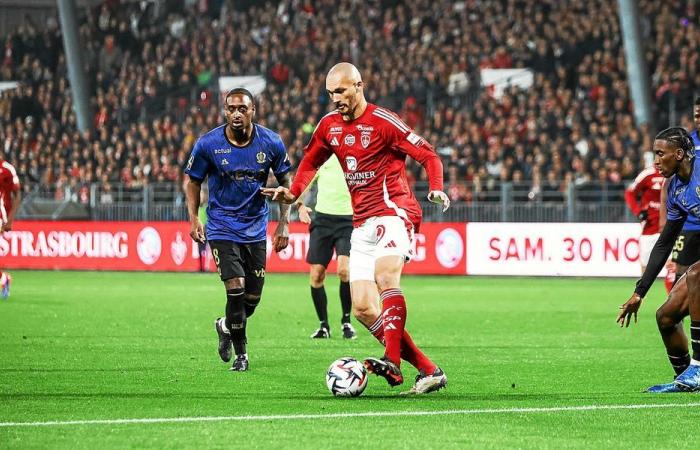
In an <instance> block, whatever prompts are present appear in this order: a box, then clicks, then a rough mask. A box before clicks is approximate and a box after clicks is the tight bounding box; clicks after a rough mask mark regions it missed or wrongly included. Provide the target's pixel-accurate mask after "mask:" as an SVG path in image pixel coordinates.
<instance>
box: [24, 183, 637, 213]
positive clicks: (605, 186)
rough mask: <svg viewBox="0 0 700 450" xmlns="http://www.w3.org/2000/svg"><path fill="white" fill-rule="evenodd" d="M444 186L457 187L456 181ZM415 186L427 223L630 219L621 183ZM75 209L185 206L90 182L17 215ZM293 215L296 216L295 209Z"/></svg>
mask: <svg viewBox="0 0 700 450" xmlns="http://www.w3.org/2000/svg"><path fill="white" fill-rule="evenodd" d="M446 186H452V187H453V188H455V189H457V188H456V187H455V186H454V183H453V184H450V183H447V184H446ZM446 189H448V192H449V191H450V188H446ZM414 190H415V192H416V197H417V198H418V200H419V201H420V203H421V206H422V208H423V217H424V220H425V221H428V222H446V221H447V222H467V221H469V222H631V221H634V218H633V217H632V215H631V214H630V213H629V211H628V210H627V208H626V206H625V202H624V185H623V184H620V183H598V182H588V183H584V184H580V185H574V184H569V185H568V186H567V187H566V188H565V189H564V190H559V189H551V190H547V189H544V188H539V189H533V188H532V183H530V182H528V183H500V182H490V183H484V185H481V184H475V183H462V185H461V186H459V188H458V191H459V192H460V195H462V196H463V197H464V198H457V199H453V202H452V206H451V207H450V209H449V210H448V211H447V212H445V213H443V212H442V211H441V209H440V206H438V205H435V204H432V203H430V202H428V201H426V200H424V199H425V198H426V195H427V190H428V188H427V185H426V184H425V183H424V182H417V183H416V184H415V186H414ZM51 208H54V209H53V210H51ZM270 210H271V219H272V220H276V219H277V218H278V208H276V207H272V208H270ZM68 212H70V214H68ZM71 214H72V215H71ZM76 214H77V215H78V216H80V218H89V219H92V220H101V221H105V220H106V221H182V220H187V206H186V200H185V194H184V192H183V191H182V189H181V188H180V186H179V185H178V184H176V183H151V184H144V185H140V186H136V185H127V184H124V183H91V184H82V185H81V184H73V185H66V186H63V187H55V186H51V187H49V186H37V187H35V188H34V189H32V190H31V191H30V192H29V193H28V195H25V199H24V201H23V203H22V206H21V207H20V210H19V218H20V219H30V220H31V219H51V220H62V219H74V218H78V217H76V216H75V215H76ZM292 217H293V219H296V210H295V209H294V208H293V209H292Z"/></svg>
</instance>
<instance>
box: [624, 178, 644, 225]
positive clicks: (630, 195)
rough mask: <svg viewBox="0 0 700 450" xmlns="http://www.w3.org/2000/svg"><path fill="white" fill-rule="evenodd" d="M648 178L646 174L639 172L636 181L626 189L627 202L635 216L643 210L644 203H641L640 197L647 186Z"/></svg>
mask: <svg viewBox="0 0 700 450" xmlns="http://www.w3.org/2000/svg"><path fill="white" fill-rule="evenodd" d="M646 179H647V177H646V176H642V174H639V175H638V176H637V178H635V180H634V182H633V183H632V184H630V185H629V187H627V189H625V203H627V206H628V207H629V209H630V211H632V214H634V215H635V216H638V215H639V213H640V212H642V205H641V204H640V203H639V201H638V198H639V196H640V193H641V192H642V191H643V190H644V188H645V187H646Z"/></svg>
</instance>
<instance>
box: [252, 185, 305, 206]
mask: <svg viewBox="0 0 700 450" xmlns="http://www.w3.org/2000/svg"><path fill="white" fill-rule="evenodd" d="M260 193H261V194H262V195H264V196H265V197H270V198H272V200H273V201H276V202H280V203H286V204H288V205H291V204H292V203H294V201H295V200H296V199H297V198H296V197H295V196H294V194H292V193H291V191H290V190H289V189H287V188H286V187H284V186H277V187H276V188H262V189H260Z"/></svg>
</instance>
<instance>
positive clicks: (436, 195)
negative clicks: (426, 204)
mask: <svg viewBox="0 0 700 450" xmlns="http://www.w3.org/2000/svg"><path fill="white" fill-rule="evenodd" d="M428 200H430V201H431V202H433V203H439V204H441V205H442V212H445V211H447V208H449V207H450V197H448V196H447V194H445V193H444V192H442V191H430V193H429V194H428Z"/></svg>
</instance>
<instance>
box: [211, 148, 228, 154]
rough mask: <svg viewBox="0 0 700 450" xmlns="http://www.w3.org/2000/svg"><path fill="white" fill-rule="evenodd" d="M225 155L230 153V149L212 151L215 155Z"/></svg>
mask: <svg viewBox="0 0 700 450" xmlns="http://www.w3.org/2000/svg"><path fill="white" fill-rule="evenodd" d="M226 153H231V149H230V148H217V149H216V150H214V154H215V155H224V154H226Z"/></svg>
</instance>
